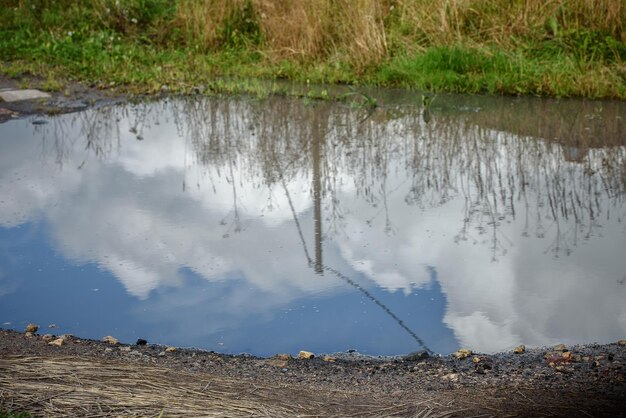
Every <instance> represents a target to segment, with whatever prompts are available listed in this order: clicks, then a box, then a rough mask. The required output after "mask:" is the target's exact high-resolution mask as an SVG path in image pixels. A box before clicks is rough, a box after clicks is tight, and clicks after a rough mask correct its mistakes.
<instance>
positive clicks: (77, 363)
mask: <svg viewBox="0 0 626 418" xmlns="http://www.w3.org/2000/svg"><path fill="white" fill-rule="evenodd" d="M55 339H56V336H54V337H53V336H51V335H47V336H43V335H39V334H30V333H19V332H16V331H11V330H0V405H1V406H0V408H4V409H5V410H11V411H16V412H19V411H22V410H26V411H31V412H34V413H36V414H42V415H57V414H59V413H61V414H69V415H85V416H86V415H91V416H93V415H94V414H95V415H96V416H108V415H110V414H120V413H121V414H122V415H126V414H128V415H145V416H151V415H152V416H158V415H159V414H161V413H163V416H184V415H190V414H191V415H194V414H197V413H201V412H202V413H205V412H206V413H207V414H208V413H209V412H210V414H214V415H219V416H253V415H256V416H278V415H281V416H296V415H307V416H310V415H313V416H423V415H426V414H427V413H428V416H431V417H432V416H463V417H465V416H568V417H569V416H613V417H615V416H626V415H625V411H626V409H624V406H625V405H626V369H625V368H624V365H625V364H626V342H623V341H622V342H621V343H614V344H606V345H596V344H591V345H579V346H572V347H549V348H542V349H531V350H527V351H526V352H524V353H522V354H515V353H512V352H511V353H501V354H495V355H481V354H472V355H469V356H468V357H466V358H462V359H459V358H456V357H455V356H453V355H450V356H427V355H426V354H424V353H418V354H415V355H409V356H404V357H387V358H378V357H366V356H361V355H359V354H358V353H338V354H334V355H331V356H323V355H319V356H315V357H313V358H311V359H300V358H293V357H291V356H289V355H286V354H284V355H277V356H274V357H271V358H259V357H254V356H248V355H238V356H232V355H223V354H219V353H214V352H207V351H202V350H197V349H183V348H170V349H169V350H168V348H167V347H165V346H160V345H151V344H147V345H124V344H110V343H106V342H103V341H93V340H82V339H78V338H75V337H66V338H64V341H63V343H62V344H61V345H60V346H56V345H52V344H50V343H51V342H52V341H54V340H55ZM116 371H117V372H116ZM121 387H124V388H125V389H124V390H123V391H122V392H123V395H124V396H122V395H120V394H119V393H118V392H120V390H121V389H120V388H121ZM203 388H204V390H203ZM207 388H210V393H205V392H206V391H207ZM96 389H97V390H96ZM168 391H169V392H171V393H170V394H169V395H168ZM116 393H118V394H117V395H115V396H113V395H111V394H116ZM107 394H108V395H107ZM209 394H210V396H209ZM72 397H74V398H72ZM64 398H65V400H64ZM70 399H74V401H73V402H72V401H70ZM137 400H143V401H142V402H139V403H138V404H134V403H133V402H137ZM64 402H65V403H64ZM64 405H65V406H64ZM244 405H245V408H243V406H244ZM237 408H243V409H241V410H238V409H237ZM98 411H102V415H98V414H99V412H98ZM210 414H209V415H210ZM422 414H423V415H422Z"/></svg>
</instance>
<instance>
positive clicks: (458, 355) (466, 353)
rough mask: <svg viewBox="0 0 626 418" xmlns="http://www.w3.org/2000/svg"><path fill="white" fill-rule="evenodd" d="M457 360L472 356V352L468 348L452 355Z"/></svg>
mask: <svg viewBox="0 0 626 418" xmlns="http://www.w3.org/2000/svg"><path fill="white" fill-rule="evenodd" d="M452 355H453V356H454V357H455V358H457V359H459V360H461V359H464V358H467V357H469V356H471V355H472V350H470V349H468V348H461V349H459V351H456V352H454V353H453V354H452Z"/></svg>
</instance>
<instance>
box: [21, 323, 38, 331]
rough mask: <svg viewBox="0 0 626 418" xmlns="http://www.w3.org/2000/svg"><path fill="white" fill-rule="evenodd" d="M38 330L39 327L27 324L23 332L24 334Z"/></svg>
mask: <svg viewBox="0 0 626 418" xmlns="http://www.w3.org/2000/svg"><path fill="white" fill-rule="evenodd" d="M38 329H39V325H37V324H28V325H26V329H25V330H24V332H37V330H38Z"/></svg>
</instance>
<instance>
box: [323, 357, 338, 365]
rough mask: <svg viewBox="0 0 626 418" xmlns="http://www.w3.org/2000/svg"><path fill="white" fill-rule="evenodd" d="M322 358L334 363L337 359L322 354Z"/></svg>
mask: <svg viewBox="0 0 626 418" xmlns="http://www.w3.org/2000/svg"><path fill="white" fill-rule="evenodd" d="M322 360H324V361H325V362H327V363H334V362H336V361H337V359H336V358H335V357H331V356H324V357H323V359H322Z"/></svg>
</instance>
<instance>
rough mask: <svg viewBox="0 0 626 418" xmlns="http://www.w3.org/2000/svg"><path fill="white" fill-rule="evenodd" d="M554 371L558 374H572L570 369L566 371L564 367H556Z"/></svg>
mask: <svg viewBox="0 0 626 418" xmlns="http://www.w3.org/2000/svg"><path fill="white" fill-rule="evenodd" d="M554 370H556V371H557V372H559V373H573V370H572V369H568V368H567V367H565V366H556V367H555V368H554Z"/></svg>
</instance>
